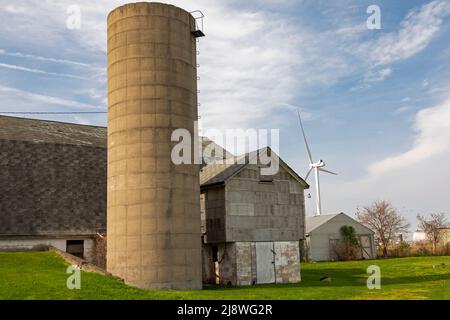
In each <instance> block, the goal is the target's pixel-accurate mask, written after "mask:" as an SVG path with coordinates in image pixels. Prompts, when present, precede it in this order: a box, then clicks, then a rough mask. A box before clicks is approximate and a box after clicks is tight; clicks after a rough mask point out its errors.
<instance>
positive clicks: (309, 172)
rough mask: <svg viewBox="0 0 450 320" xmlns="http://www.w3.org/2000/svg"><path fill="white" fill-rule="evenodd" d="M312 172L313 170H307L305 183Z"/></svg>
mask: <svg viewBox="0 0 450 320" xmlns="http://www.w3.org/2000/svg"><path fill="white" fill-rule="evenodd" d="M312 171H313V168H311V169H309V171H308V173H307V174H306V177H305V181H306V180H308V177H309V175H310V174H311V172H312Z"/></svg>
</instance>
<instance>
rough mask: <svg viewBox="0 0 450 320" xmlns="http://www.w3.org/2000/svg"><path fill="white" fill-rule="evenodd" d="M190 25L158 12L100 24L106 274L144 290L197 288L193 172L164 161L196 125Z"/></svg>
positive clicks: (145, 8) (131, 9) (123, 11)
mask: <svg viewBox="0 0 450 320" xmlns="http://www.w3.org/2000/svg"><path fill="white" fill-rule="evenodd" d="M194 30H195V19H194V18H193V17H192V15H191V14H190V13H188V12H186V11H184V10H182V9H180V8H177V7H175V6H172V5H167V4H161V3H136V4H127V5H124V6H121V7H119V8H117V9H115V10H114V11H112V12H111V13H110V14H109V16H108V213H107V229H108V238H107V239H108V240H107V241H108V245H107V269H108V271H109V272H111V273H112V274H114V275H116V276H119V277H121V278H123V279H124V280H125V282H126V283H128V284H131V285H135V286H138V287H141V288H148V289H181V290H183V289H200V288H201V272H202V271H201V235H200V209H199V197H200V191H199V190H200V187H199V168H198V166H197V165H195V164H192V165H187V164H186V165H174V164H173V163H172V161H171V149H172V146H173V145H174V144H175V143H173V142H171V134H172V131H173V130H174V129H176V128H185V129H188V130H189V131H190V132H191V133H192V137H193V139H192V140H194V139H195V138H194V121H196V120H197V70H196V65H197V64H196V53H197V51H196V39H195V36H197V35H196V33H195V32H194V33H193V31H194Z"/></svg>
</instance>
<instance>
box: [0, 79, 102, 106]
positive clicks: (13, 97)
mask: <svg viewBox="0 0 450 320" xmlns="http://www.w3.org/2000/svg"><path fill="white" fill-rule="evenodd" d="M0 100H1V101H2V108H7V109H6V110H5V109H3V110H4V111H33V110H37V111H45V110H47V107H48V106H49V105H55V106H62V107H70V108H80V109H86V108H87V109H99V108H100V107H98V106H93V105H90V104H86V103H81V102H78V101H73V100H67V99H62V98H58V97H52V96H48V95H43V94H37V93H33V92H29V91H25V90H20V89H17V88H12V87H7V86H2V85H0ZM22 106H23V107H24V109H20V108H21V107H22ZM43 107H44V108H45V109H43ZM39 108H41V109H39Z"/></svg>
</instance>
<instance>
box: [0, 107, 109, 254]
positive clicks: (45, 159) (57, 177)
mask: <svg viewBox="0 0 450 320" xmlns="http://www.w3.org/2000/svg"><path fill="white" fill-rule="evenodd" d="M0 182H1V183H0V250H24V249H32V248H35V247H38V246H41V245H52V246H54V247H56V248H58V249H60V250H63V251H67V252H70V253H72V254H74V255H77V256H79V257H83V258H85V259H87V260H88V261H92V262H95V260H96V254H95V252H96V250H97V249H98V248H97V245H96V244H97V241H96V239H97V238H98V237H99V234H102V233H104V232H105V229H106V218H105V213H106V190H105V189H106V128H102V127H94V126H85V125H77V124H69V123H61V122H53V121H42V120H32V119H23V118H14V117H6V116H0Z"/></svg>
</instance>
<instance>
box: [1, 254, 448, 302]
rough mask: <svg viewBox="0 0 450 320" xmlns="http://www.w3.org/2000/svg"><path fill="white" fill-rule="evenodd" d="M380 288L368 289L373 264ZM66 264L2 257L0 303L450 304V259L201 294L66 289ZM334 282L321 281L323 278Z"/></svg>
mask: <svg viewBox="0 0 450 320" xmlns="http://www.w3.org/2000/svg"><path fill="white" fill-rule="evenodd" d="M373 264H375V265H378V266H379V267H380V268H381V276H382V278H381V289H380V290H368V289H367V287H366V279H367V276H368V275H367V273H366V269H367V267H368V266H369V265H373ZM66 268H67V263H66V262H65V261H64V260H63V259H62V258H61V257H60V256H58V255H57V254H55V253H52V252H27V253H0V299H450V257H417V258H400V259H385V260H371V261H355V262H330V263H303V264H302V280H303V281H302V282H301V283H298V284H287V285H258V286H251V287H236V288H221V287H211V288H206V289H205V290H202V291H147V290H141V289H136V288H133V287H129V286H127V285H125V284H123V283H122V282H120V281H119V280H117V279H115V278H113V277H108V276H102V275H99V274H95V273H88V272H82V275H81V289H80V290H69V289H67V287H66V280H67V277H68V276H69V275H68V274H66ZM325 275H327V276H330V277H331V278H332V281H331V282H328V283H327V282H321V281H319V279H320V278H321V277H323V276H325Z"/></svg>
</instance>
